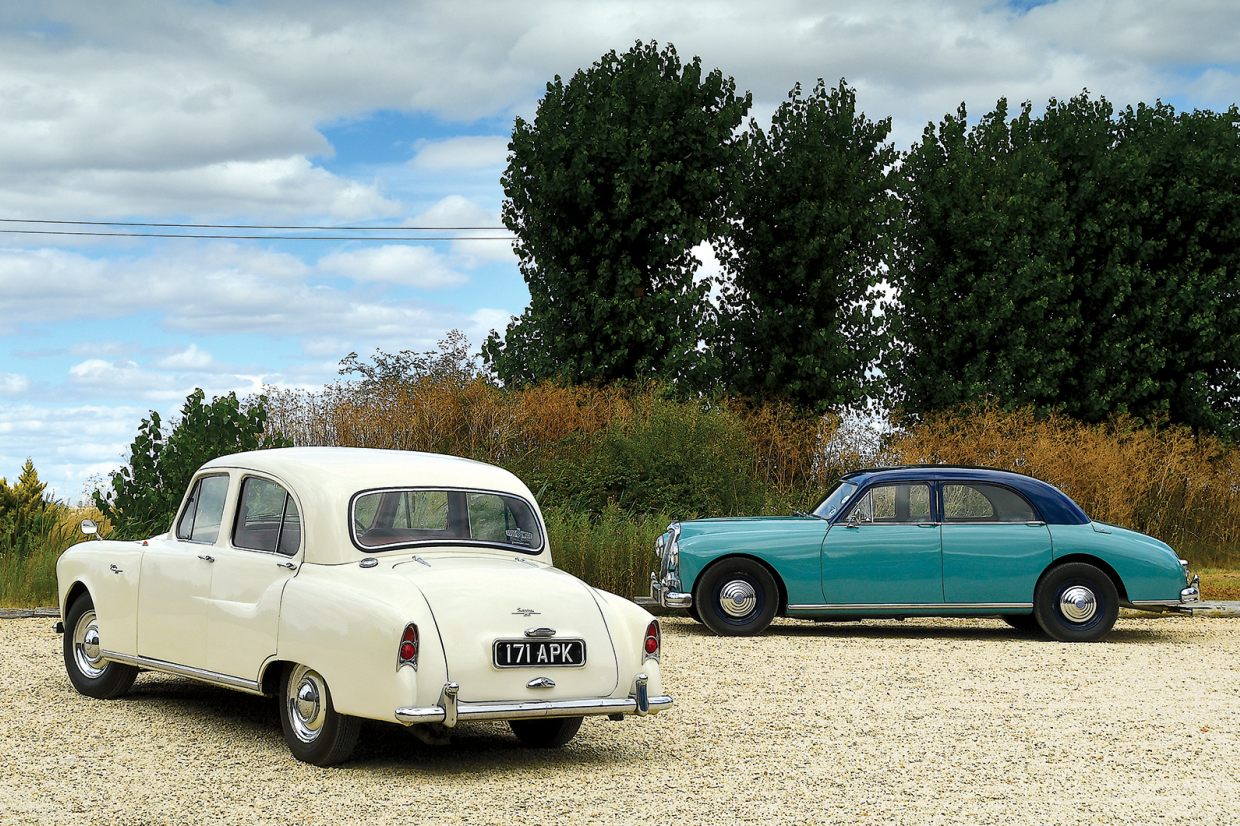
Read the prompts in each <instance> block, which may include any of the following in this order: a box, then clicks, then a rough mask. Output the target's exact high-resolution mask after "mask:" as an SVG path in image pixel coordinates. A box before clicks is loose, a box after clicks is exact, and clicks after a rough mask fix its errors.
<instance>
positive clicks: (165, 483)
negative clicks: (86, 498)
mask: <svg viewBox="0 0 1240 826" xmlns="http://www.w3.org/2000/svg"><path fill="white" fill-rule="evenodd" d="M204 399H205V394H204V393H203V391H202V390H201V389H200V388H197V389H195V390H194V392H193V393H190V394H189V396H188V397H187V398H186V399H185V405H184V406H183V407H182V408H181V416H180V418H179V419H177V420H176V421H175V422H174V423H173V425H172V428H171V430H170V431H169V432H168V433H165V432H164V430H163V428H162V427H161V423H160V418H159V414H158V413H157V412H155V411H154V410H152V411H151V417H150V418H149V419H143V420H142V424H141V425H139V427H138V435H137V438H135V439H134V441H133V444H132V445H130V448H129V464H128V465H127V466H125V467H122V468H121V469H120V470H118V471H116V472H115V473H113V474H112V476H111V485H110V487H111V490H109V491H107V492H106V493H105V492H104V491H100V490H96V491H95V492H94V495H93V496H94V502H95V507H97V508H99V510H100V511H102V512H103V514H104V515H105V516H106V517H107V518H108V519H109V520H110V521H111V522H112V527H113V536H115V537H117V538H129V539H137V538H140V537H143V536H150V535H151V534H154V533H159V532H162V531H165V530H167V529H168V527H169V526H170V525H171V524H172V519H173V517H174V516H175V515H176V509H177V507H178V506H179V505H180V504H181V497H182V496H183V495H184V494H185V491H186V488H188V487H189V483H190V479H191V478H192V477H193V475H194V471H196V470H198V468H199V467H200V466H202V465H203V464H204V463H206V462H209V461H210V460H212V459H215V458H218V457H220V456H225V455H228V454H230V453H240V452H242V451H247V450H265V449H268V448H273V447H292V441H290V440H288V439H285V438H284V437H283V436H282V435H280V434H279V433H274V434H265V433H264V430H265V425H266V421H267V408H266V398H265V397H263V396H259V397H258V401H257V403H254V404H250V405H243V404H242V403H241V402H239V401H238V400H237V396H236V394H235V393H229V394H228V395H227V396H221V397H216V398H214V399H213V400H212V401H211V403H210V404H208V403H206V402H205V401H204Z"/></svg>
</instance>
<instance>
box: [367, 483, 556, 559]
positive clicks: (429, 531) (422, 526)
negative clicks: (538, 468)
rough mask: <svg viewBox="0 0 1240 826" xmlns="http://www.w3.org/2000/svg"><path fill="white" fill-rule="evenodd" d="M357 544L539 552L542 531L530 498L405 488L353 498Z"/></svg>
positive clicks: (373, 547)
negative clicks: (468, 547)
mask: <svg viewBox="0 0 1240 826" xmlns="http://www.w3.org/2000/svg"><path fill="white" fill-rule="evenodd" d="M351 518H352V521H353V524H352V533H353V542H354V544H356V545H357V546H358V547H359V548H361V549H362V550H365V551H383V550H394V549H396V548H405V547H409V546H414V545H444V544H448V545H462V544H468V545H483V546H489V547H498V548H507V549H511V550H514V551H521V552H522V553H531V554H536V553H538V552H540V551H541V550H542V547H543V534H542V528H541V527H540V525H539V523H538V517H537V515H536V514H535V512H534V509H533V508H532V507H531V506H530V504H529V503H528V502H526V501H525V500H524V499H521V498H520V497H517V496H512V495H510V494H505V493H492V492H489V491H471V490H454V489H442V488H438V489H437V488H403V489H389V490H377V491H366V492H364V493H359V494H358V495H357V496H355V497H353V506H352V514H351Z"/></svg>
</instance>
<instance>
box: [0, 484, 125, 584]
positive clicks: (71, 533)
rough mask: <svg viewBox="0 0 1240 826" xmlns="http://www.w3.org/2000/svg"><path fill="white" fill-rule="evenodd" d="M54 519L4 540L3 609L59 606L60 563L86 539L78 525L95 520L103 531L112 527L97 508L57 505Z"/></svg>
mask: <svg viewBox="0 0 1240 826" xmlns="http://www.w3.org/2000/svg"><path fill="white" fill-rule="evenodd" d="M51 516H52V518H47V519H45V520H43V522H42V524H41V525H40V527H39V528H38V529H37V530H35V531H32V532H30V533H27V534H24V535H23V536H17V537H15V536H12V535H9V534H6V535H4V537H3V539H2V540H0V607H3V608H14V607H16V608H31V607H37V606H49V605H55V604H56V601H57V593H56V560H57V559H59V558H60V555H61V554H62V553H64V551H65V550H66V549H67V548H69V547H70V546H72V545H76V544H77V543H78V542H81V541H82V540H84V539H85V538H86V537H84V536H83V535H82V533H81V531H80V530H79V528H78V526H79V525H80V524H81V522H82V520H83V519H94V520H95V521H96V522H98V523H100V525H101V527H102V529H103V531H105V532H106V531H107V529H108V525H107V522H106V521H104V519H103V515H102V514H100V513H99V511H97V510H96V509H95V508H66V507H60V506H56V507H55V510H54V511H53V514H52V515H51Z"/></svg>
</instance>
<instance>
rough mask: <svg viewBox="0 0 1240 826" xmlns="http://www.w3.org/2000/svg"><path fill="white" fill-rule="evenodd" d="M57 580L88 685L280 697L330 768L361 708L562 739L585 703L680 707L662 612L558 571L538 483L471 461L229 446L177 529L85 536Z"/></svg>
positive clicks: (289, 728)
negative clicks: (666, 686)
mask: <svg viewBox="0 0 1240 826" xmlns="http://www.w3.org/2000/svg"><path fill="white" fill-rule="evenodd" d="M83 529H84V530H85V531H87V532H88V533H89V532H91V531H92V530H93V526H92V525H89V524H85V525H84V526H83ZM56 574H57V578H58V581H59V594H60V606H61V622H60V623H58V624H57V627H58V630H61V631H63V633H64V660H65V668H66V670H67V671H68V675H69V679H70V681H72V683H73V685H74V687H75V688H76V689H77V690H78V691H80V692H81V693H83V694H86V695H88V696H91V697H97V698H100V699H108V698H113V697H118V696H120V695H122V694H124V693H125V692H126V691H128V689H129V687H130V686H131V685H132V684H133V681H134V677H135V676H136V675H137V674H138V672H139V671H141V670H148V669H149V670H151V671H162V672H166V673H170V674H176V675H180V676H183V677H190V678H193V679H196V680H201V681H203V682H207V683H211V684H213V685H218V686H224V687H227V688H233V689H237V690H240V691H246V692H250V693H253V694H264V695H272V694H274V695H277V696H278V697H279V698H280V716H281V722H282V724H283V727H284V736H285V739H286V740H287V742H288V746H289V749H290V750H291V751H292V753H293V755H294V756H296V757H297V758H298V759H300V760H304V761H306V762H309V763H315V764H318V765H330V764H333V763H337V762H340V761H342V760H344V759H346V758H347V757H348V756H349V754H350V752H351V751H352V749H353V746H354V744H355V743H356V741H357V736H358V729H359V722H360V719H361V718H370V719H374V720H385V721H391V722H395V723H403V724H404V725H406V726H410V727H412V729H413V731H414V732H415V733H416V734H417V735H418V736H419V737H420V738H421V739H423V740H425V741H427V742H444V741H445V740H446V735H447V734H448V733H449V732H450V731H451V729H452V728H453V727H454V726H456V725H457V724H458V723H461V722H465V721H470V720H506V721H508V723H509V725H510V726H511V728H512V731H513V732H514V733H515V734H516V736H517V737H518V738H519V739H520V740H521V742H523V743H524V744H526V745H528V746H536V747H546V746H559V745H563V744H564V743H566V742H568V740H570V739H571V738H572V737H573V735H574V734H575V733H576V732H577V730H578V729H579V728H580V727H581V723H582V720H583V718H584V717H586V716H595V715H605V716H607V717H608V718H609V719H612V720H619V719H622V718H623V717H624V715H633V714H635V715H639V716H641V715H646V714H650V713H654V712H658V711H662V710H664V709H666V708H668V707H670V706H671V705H672V699H671V698H670V697H668V696H666V695H664V694H663V688H662V682H661V678H660V673H659V656H660V643H661V639H660V631H659V622H658V620H657V619H655V618H654V617H652V616H651V615H650V614H649V613H647V612H646V611H645V610H643V609H642V608H640V607H638V606H637V605H635V604H633V603H632V602H629V601H628V600H626V599H622V598H620V597H618V596H615V595H614V594H609V593H605V592H603V591H599V590H597V589H595V588H591V587H590V586H588V585H586V584H585V583H584V582H582V581H581V580H579V579H577V578H575V577H573V576H571V575H569V574H567V573H565V572H563V571H561V570H559V569H557V568H555V567H554V566H553V564H552V558H551V549H550V548H549V547H548V544H547V531H546V527H545V524H544V522H543V518H542V514H541V513H540V511H539V509H538V505H537V503H536V502H535V501H534V497H533V496H532V495H531V494H530V491H529V489H528V488H527V487H526V486H525V485H524V484H522V483H521V481H520V480H519V479H517V478H516V477H515V476H513V475H512V474H511V473H509V472H507V471H505V470H501V469H500V468H497V467H493V466H491V465H487V464H483V463H480V462H474V461H470V460H467V459H459V458H455V457H451V456H440V455H434V454H426V453H412V452H406V451H389V450H362V449H350V448H287V449H278V450H265V451H256V452H252V453H239V454H235V455H232V456H225V457H222V458H220V459H215V460H214V461H211V462H208V463H207V464H205V465H203V467H202V468H201V469H199V471H198V473H197V474H196V475H195V476H194V479H193V481H192V483H191V484H190V487H189V490H188V491H187V493H186V495H185V499H184V501H183V502H182V504H181V507H180V510H179V511H178V513H177V516H176V519H175V521H174V523H173V526H172V529H171V530H170V531H168V533H166V534H162V535H160V536H156V537H152V538H151V539H148V540H146V541H140V542H119V541H88V542H82V543H79V544H77V545H75V546H74V547H72V548H70V549H69V550H68V551H66V552H65V553H64V555H63V556H61V558H60V561H59V562H58V563H57V566H56Z"/></svg>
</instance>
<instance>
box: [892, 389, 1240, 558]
mask: <svg viewBox="0 0 1240 826" xmlns="http://www.w3.org/2000/svg"><path fill="white" fill-rule="evenodd" d="M887 454H888V455H887V457H886V458H887V459H888V460H890V461H891V462H893V463H895V464H922V463H930V464H939V463H942V464H963V465H984V466H986V467H996V468H1004V469H1007V470H1014V471H1018V472H1020V473H1026V474H1029V475H1030V476H1035V477H1037V478H1039V479H1042V480H1044V481H1047V482H1050V483H1051V484H1052V485H1055V486H1056V487H1058V488H1059V489H1060V490H1062V491H1063V492H1064V493H1067V494H1068V495H1069V496H1071V497H1072V498H1073V499H1075V500H1076V501H1077V503H1078V504H1080V505H1081V507H1082V508H1084V509H1085V511H1086V513H1088V514H1089V515H1090V516H1091V517H1092V518H1094V519H1097V520H1099V521H1103V522H1111V523H1114V524H1117V525H1123V526H1125V527H1129V528H1134V529H1136V530H1139V531H1142V532H1143V533H1148V534H1151V535H1153V536H1157V537H1159V538H1160V539H1163V540H1164V541H1167V542H1170V543H1172V544H1175V543H1177V542H1184V541H1188V542H1195V543H1208V544H1211V545H1230V544H1234V543H1236V542H1238V541H1240V450H1237V449H1236V448H1235V447H1233V446H1230V445H1227V444H1224V443H1223V442H1221V441H1219V440H1218V439H1216V438H1214V437H1213V436H1203V435H1198V434H1194V433H1193V432H1192V431H1191V430H1190V429H1188V428H1186V427H1180V426H1172V425H1167V424H1165V423H1162V422H1156V423H1154V424H1152V425H1147V424H1145V423H1143V422H1141V421H1140V420H1139V419H1135V418H1133V417H1131V416H1117V417H1114V418H1113V419H1111V420H1110V421H1108V422H1105V423H1101V424H1084V423H1082V422H1078V421H1075V420H1072V419H1070V418H1068V417H1066V416H1062V415H1059V414H1050V415H1045V416H1043V415H1038V414H1036V413H1035V412H1034V411H1033V410H1032V409H1028V408H1026V409H1021V410H1015V411H1003V410H999V409H998V408H996V407H994V406H986V405H983V406H975V407H968V408H964V409H961V410H955V411H948V412H943V413H938V414H932V415H929V416H927V417H925V418H924V419H923V420H922V421H921V422H919V423H917V424H915V425H913V426H912V427H910V428H908V429H906V430H904V431H902V432H899V433H897V434H896V435H895V436H894V438H893V440H892V441H891V443H890V444H889V445H888V450H887Z"/></svg>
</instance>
